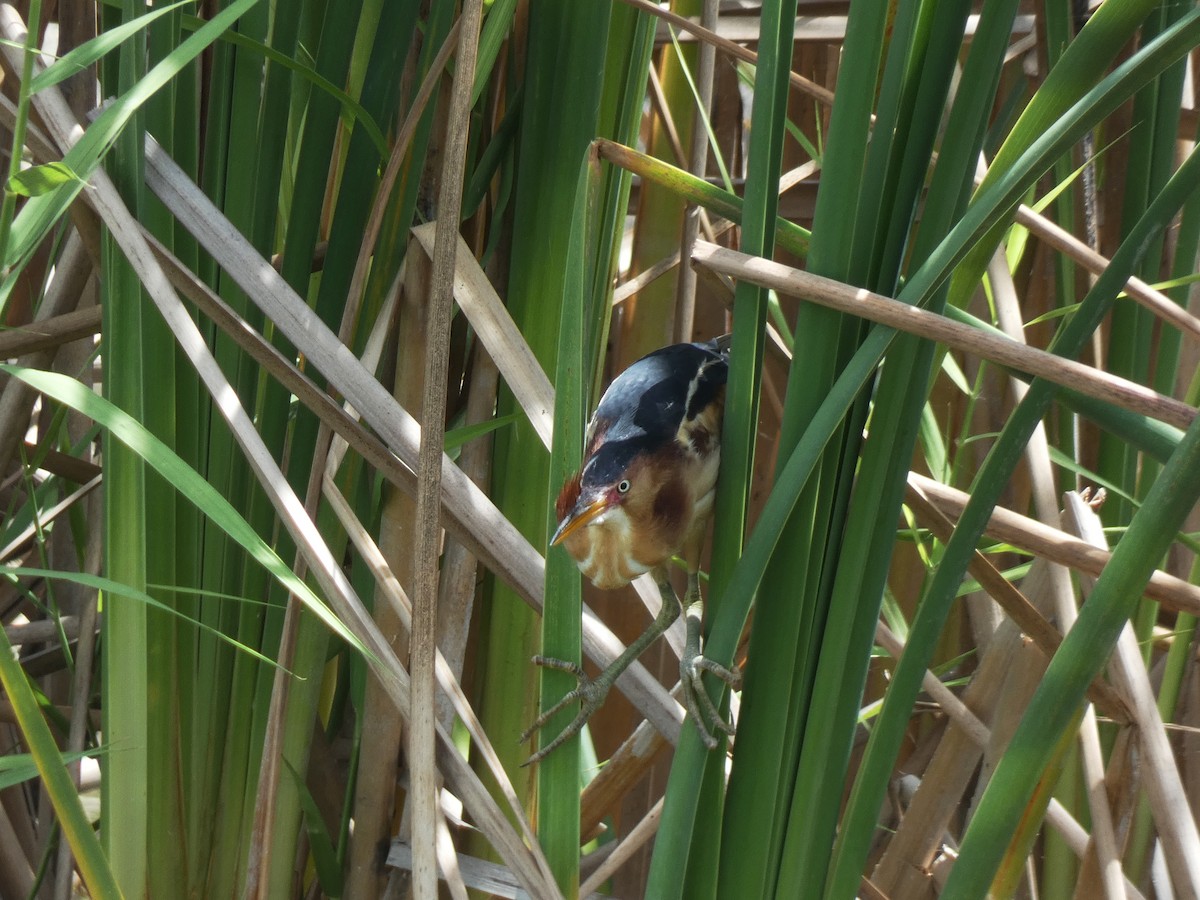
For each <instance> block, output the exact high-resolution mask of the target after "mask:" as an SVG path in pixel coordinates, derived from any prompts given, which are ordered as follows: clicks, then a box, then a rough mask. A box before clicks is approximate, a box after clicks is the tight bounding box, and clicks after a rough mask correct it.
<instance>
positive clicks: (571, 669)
mask: <svg viewBox="0 0 1200 900" xmlns="http://www.w3.org/2000/svg"><path fill="white" fill-rule="evenodd" d="M533 663H534V665H537V666H544V667H545V668H547V669H556V670H558V671H559V672H566V673H567V674H568V675H574V676H575V678H576V679H577V680H578V681H579V686H578V687H576V688H575V690H573V691H569V692H567V694H566V695H564V696H563V698H562V699H561V700H559V701H558V702H557V703H555V704H554V705H553V706H551V707H550V708H549V709H548V710H546V711H545V712H544V713H542V714H541V715H540V716H538V717H537V718H536V719H535V720H534V721H533V724H532V725H530V726H529V727H528V728H526V729H525V731H523V732H522V733H521V739H520V743H522V744H524V743H525V742H526V741H528V740H529V739H530V738H532V737H533V735H534V734H535V733H537V732H538V731H539V730H541V728H542V727H543V726H545V724H546V723H547V722H549V721H550V719H551V718H553V717H554V716H555V715H557V714H558V713H559V712H560V711H561V710H562V709H564V708H565V707H567V706H569V705H570V704H572V703H574V702H575V701H576V700H578V701H579V712H578V713H576V715H575V718H574V719H572V720H571V722H570V723H569V724H568V725H567V726H566V727H565V728H564V729H563V730H562V731H560V732H559V733H558V735H557V736H556V737H555V738H554V740H552V741H550V743H548V744H546V745H544V746H543V747H540V748H539V749H538V751H537V752H536V753H534V754H533V755H532V756H530V757H529V759H527V760H525V762H523V763H521V765H522V766H529V765H533V764H534V763H536V762H541V761H542V760H543V759H545V758H546V757H547V756H548V755H550V754H551V753H552V752H554V751H555V750H556V749H558V748H559V747H560V746H562V744H564V743H565V742H566V741H567V739H568V738H571V737H574V736H575V735H576V734H578V733H579V731H580V730H581V729H582V728H583V726H584V725H586V724H587V720H588V719H590V718H591V717H592V713H594V712H595V711H596V710H598V709H599V708H600V706H601V704H603V703H604V698H605V697H607V696H608V689H609V687H611V685H612V681H611V680H610V679H606V678H605V677H604V676H605V674H607V673H601V676H600V677H599V678H597V679H591V678H588V676H587V674H586V673H585V672H584V671H583V667H582V666H578V665H576V664H575V663H573V662H567V661H566V660H562V659H555V658H554V657H551V656H535V657H534V658H533ZM706 699H707V698H706Z"/></svg>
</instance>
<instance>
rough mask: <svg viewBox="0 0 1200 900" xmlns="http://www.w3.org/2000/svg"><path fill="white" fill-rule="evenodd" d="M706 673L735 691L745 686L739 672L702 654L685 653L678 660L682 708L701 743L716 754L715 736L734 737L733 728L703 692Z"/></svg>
mask: <svg viewBox="0 0 1200 900" xmlns="http://www.w3.org/2000/svg"><path fill="white" fill-rule="evenodd" d="M705 672H711V673H712V674H713V675H715V676H716V677H717V678H719V679H721V680H722V681H723V682H725V684H727V685H729V688H730V690H734V691H736V690H738V689H740V688H741V686H742V673H741V672H740V671H739V670H737V669H727V668H725V666H722V665H721V664H719V663H715V662H713V661H712V660H711V659H706V658H705V657H704V656H702V655H700V654H699V653H684V655H683V657H682V658H681V659H680V660H679V684H680V691H681V692H682V694H683V705H684V706H685V707H686V708H687V711H688V715H689V716H691V719H692V721H693V722H694V723H695V725H696V730H697V731H698V732H700V740H702V741H703V742H704V746H706V747H707V748H708V749H709V750H715V749H716V748H717V743H718V738H717V734H716V732H718V731H721V732H724V733H725V734H727V735H730V736H732V735H733V732H734V727H733V725H732V724H731V723H730V722H728V721H726V719H725V717H724V716H722V715H721V711H720V710H719V709H717V705H716V704H715V703H713V701H712V698H711V697H709V696H708V691H706V690H705V689H704V682H703V681H702V680H701V676H702V675H703V674H704V673H705Z"/></svg>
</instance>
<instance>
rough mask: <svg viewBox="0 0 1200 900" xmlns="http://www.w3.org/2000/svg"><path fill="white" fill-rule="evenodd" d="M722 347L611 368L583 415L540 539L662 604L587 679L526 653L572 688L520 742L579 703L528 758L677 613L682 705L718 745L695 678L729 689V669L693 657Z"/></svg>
mask: <svg viewBox="0 0 1200 900" xmlns="http://www.w3.org/2000/svg"><path fill="white" fill-rule="evenodd" d="M726 348H727V342H726V341H725V340H724V339H718V340H716V341H711V342H709V343H706V344H674V345H672V346H670V347H664V348H663V349H661V350H656V351H655V352H653V353H651V354H650V355H649V356H645V357H642V358H641V359H639V360H638V361H637V362H635V363H634V364H633V365H632V366H630V367H629V368H628V369H626V370H625V371H624V372H622V373H621V374H620V375H619V376H617V378H616V379H615V380H614V381H613V383H612V384H611V385H609V388H608V390H607V391H605V392H604V396H603V397H601V398H600V404H599V406H597V407H596V411H595V412H594V413H593V414H592V420H591V422H590V423H589V424H588V428H587V435H586V438H585V441H584V454H583V467H582V468H581V469H580V471H579V472H578V473H577V474H576V475H574V476H572V477H571V478H569V479H567V482H566V484H564V485H563V488H562V492H561V493H560V494H559V496H558V503H557V507H556V511H557V513H558V530H557V531H556V532H555V533H554V537H553V538H551V540H550V543H551V545H554V544H562V545H563V546H564V547H566V550H567V552H568V553H569V554H571V556H572V557H573V558H574V559H575V561H576V563H577V564H578V565H579V569H580V571H581V572H583V574H584V575H586V576H587V577H588V578H589V579H590V580H591V581H592V583H593V584H595V585H596V586H597V587H599V588H606V589H611V588H618V587H621V586H622V585H626V584H629V582H631V581H632V580H633V579H634V578H636V577H638V576H639V575H642V574H644V573H646V572H653V573H654V580H655V582H656V583H657V584H658V589H659V593H660V594H661V595H662V608H661V609H660V611H659V613H658V615H657V617H656V618H655V620H654V622H653V624H652V625H651V626H650V628H649V629H648V630H647V631H646V632H645V633H644V634H642V635H641V636H640V637H639V638H637V640H635V641H634V642H633V643H631V644H630V645H629V646H628V647H627V648H626V649H625V651H624V652H623V653H622V654H621V655H620V656H619V657H617V659H615V660H614V661H613V662H612V663H611V664H610V665H609V666H608V667H607V668H605V669H604V671H603V672H601V673H600V674H599V675H598V676H597V677H595V678H588V677H587V676H586V675H585V674H584V672H583V670H582V669H580V668H579V667H578V666H577V665H575V664H574V663H569V662H564V661H563V660H557V659H550V658H548V657H543V656H537V657H534V662H535V663H537V664H538V665H542V666H548V667H550V668H555V669H561V670H562V671H565V672H569V673H571V674H572V675H574V676H575V677H576V678H578V679H579V686H578V687H577V688H576V689H575V690H573V691H571V692H570V693H568V694H567V695H566V696H565V697H563V699H562V700H560V701H559V702H558V703H557V704H555V705H554V706H553V707H551V708H550V709H548V710H547V711H546V712H544V713H543V714H542V715H541V716H540V717H539V718H538V719H537V721H535V722H534V723H533V724H532V725H531V726H530V727H529V729H528V730H527V731H526V732H525V734H524V735H522V740H523V741H524V740H526V739H528V738H529V737H530V736H531V735H532V734H533V733H534V732H536V731H537V730H538V729H539V728H541V727H542V726H543V725H545V724H546V722H547V721H548V720H549V719H550V717H551V716H553V715H554V714H555V713H557V712H558V711H559V710H561V709H563V708H564V707H565V706H567V705H568V704H570V703H573V702H574V701H576V700H578V701H579V702H580V708H579V714H578V715H577V716H576V717H575V719H574V720H573V721H572V722H571V724H570V725H568V726H567V727H566V728H565V729H563V731H562V732H561V733H560V734H559V735H558V736H557V737H555V738H554V739H553V740H552V741H550V742H549V743H548V744H546V745H545V746H544V747H542V748H541V749H540V750H538V752H537V753H535V754H534V755H533V756H531V757H530V759H529V762H531V763H532V762H537V761H538V760H540V759H542V758H543V757H545V756H546V754H548V753H550V752H551V751H552V750H554V749H555V748H556V747H558V746H559V745H560V744H561V743H562V742H563V741H565V740H567V738H569V737H570V736H571V735H573V734H575V733H576V732H578V731H579V730H580V729H581V728H582V727H583V725H584V723H585V722H587V720H588V719H589V718H590V717H591V715H592V713H594V712H595V711H596V709H598V708H599V707H600V705H601V704H602V703H603V702H604V698H605V697H606V696H607V694H608V691H609V688H611V687H612V685H613V684H614V682H616V680H617V679H618V678H619V677H620V676H621V673H622V672H624V671H625V669H627V668H628V667H629V665H630V664H631V663H632V662H633V661H634V660H635V659H637V658H638V656H640V655H641V653H642V651H644V650H645V649H646V648H647V647H648V646H650V644H652V643H653V642H654V640H655V639H656V638H658V637H659V635H661V634H662V633H663V632H665V631H666V630H667V629H668V628H669V627H670V626H671V623H673V622H674V621H675V620H676V619H677V618H678V617H679V614H680V611H681V610H682V611H683V612H684V615H685V622H686V625H687V627H686V635H687V636H686V640H685V642H684V650H683V655H682V656H681V657H680V660H679V675H680V683H681V688H682V694H683V701H684V705H685V707H686V708H687V711H688V714H689V715H690V716H691V718H692V721H694V722H695V723H696V727H697V729H698V730H699V732H700V735H701V737H702V738H703V740H704V742H705V744H706V745H707V746H708V747H709V748H710V749H712V748H715V747H716V746H717V737H716V735H715V734H714V732H715V731H717V730H720V731H723V732H725V733H727V734H732V733H733V727H732V726H731V725H730V724H729V723H728V722H726V721H725V719H724V718H723V717H722V716H721V714H720V711H719V710H718V709H717V708H716V706H715V704H714V703H713V702H712V700H711V699H710V698H709V696H708V693H707V692H706V691H705V689H704V686H703V684H702V683H701V681H700V677H701V674H702V673H703V672H706V671H707V672H712V673H713V674H714V675H716V676H717V677H718V678H720V679H721V680H722V681H724V682H726V683H727V684H729V685H730V686H732V687H735V688H736V687H737V686H738V685H739V683H740V673H738V672H737V671H735V670H730V669H726V668H725V667H724V666H720V665H717V664H716V663H714V662H712V661H711V660H708V659H705V658H704V656H703V655H702V653H701V647H700V630H701V624H702V620H703V617H704V601H703V599H702V598H701V595H700V578H699V575H698V571H699V566H700V552H701V549H702V546H703V542H704V533H705V531H706V530H707V526H708V520H709V518H710V517H711V514H712V507H713V498H714V495H715V493H716V485H717V471H718V468H719V466H720V461H721V419H722V414H723V412H724V409H725V380H726V376H727V374H728V370H729V363H728V359H727V356H726V354H727V349H726ZM674 556H679V557H680V558H682V560H683V562H684V564H685V565H686V567H687V593H686V594H685V595H684V599H683V601H682V603H681V602H680V600H679V597H678V595H677V594H676V593H675V589H674V588H673V587H672V586H671V579H670V573H669V565H670V561H671V558H672V557H674Z"/></svg>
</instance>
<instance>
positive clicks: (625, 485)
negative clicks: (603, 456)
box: [617, 478, 629, 494]
mask: <svg viewBox="0 0 1200 900" xmlns="http://www.w3.org/2000/svg"><path fill="white" fill-rule="evenodd" d="M617 491H618V492H619V493H622V494H628V493H629V479H628V478H626V479H624V480H622V481H621V483H620V484H618V485H617Z"/></svg>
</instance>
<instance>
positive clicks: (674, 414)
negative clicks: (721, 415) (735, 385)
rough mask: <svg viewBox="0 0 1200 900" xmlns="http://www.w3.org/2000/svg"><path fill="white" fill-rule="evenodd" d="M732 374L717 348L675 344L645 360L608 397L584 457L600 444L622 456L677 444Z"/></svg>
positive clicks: (590, 428)
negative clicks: (690, 424) (686, 428)
mask: <svg viewBox="0 0 1200 900" xmlns="http://www.w3.org/2000/svg"><path fill="white" fill-rule="evenodd" d="M728 372H729V364H728V357H727V355H726V353H725V352H723V349H722V348H719V347H718V345H717V344H716V342H709V343H706V344H672V345H670V346H668V347H663V348H662V349H660V350H655V351H654V352H653V353H650V354H648V355H646V356H643V357H642V358H641V359H639V360H638V361H637V362H635V363H633V365H631V366H629V368H627V369H625V371H623V372H622V373H621V374H620V375H618V376H617V377H616V378H615V379H613V382H612V384H610V385H609V387H608V390H606V391H605V392H604V396H603V397H602V398H601V399H600V403H599V405H598V406H597V407H596V411H595V413H594V414H593V416H592V421H591V423H590V424H589V426H588V434H587V440H586V449H585V456H590V455H592V454H593V453H595V451H596V450H597V449H598V448H599V447H600V446H601V445H602V444H607V445H610V446H611V445H614V444H620V445H622V446H621V447H620V448H619V449H620V450H621V451H623V452H622V453H620V454H618V455H622V456H625V455H632V454H633V453H636V451H637V450H638V449H640V448H653V447H655V446H659V445H661V444H662V443H663V442H665V441H668V440H671V439H673V438H674V436H675V435H676V434H678V433H679V432H680V429H681V428H683V427H684V426H686V424H687V423H688V422H690V421H692V420H695V419H696V418H697V417H699V416H701V415H702V414H703V413H704V411H705V410H706V409H707V408H708V407H709V406H710V405H711V404H712V403H714V402H715V401H716V400H718V399H719V398H720V397H721V395H722V393H723V391H724V387H725V382H726V380H727V378H728ZM613 449H614V450H616V449H618V448H617V447H613Z"/></svg>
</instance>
